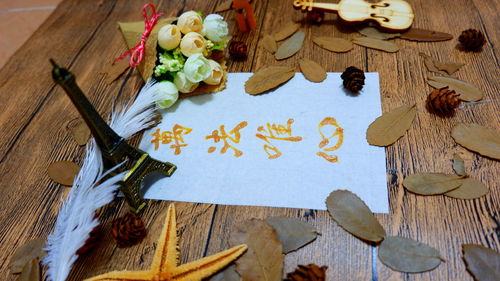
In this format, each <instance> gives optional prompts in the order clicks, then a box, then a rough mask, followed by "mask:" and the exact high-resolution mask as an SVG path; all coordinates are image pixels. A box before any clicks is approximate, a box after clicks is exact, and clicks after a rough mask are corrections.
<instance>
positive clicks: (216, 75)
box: [203, 60, 224, 85]
mask: <svg viewBox="0 0 500 281" xmlns="http://www.w3.org/2000/svg"><path fill="white" fill-rule="evenodd" d="M208 62H209V63H210V70H211V73H210V76H208V78H206V79H204V80H203V82H205V83H207V84H208V85H219V84H220V82H221V80H222V76H223V75H224V71H223V70H222V67H221V66H220V64H219V63H218V62H216V61H214V60H208Z"/></svg>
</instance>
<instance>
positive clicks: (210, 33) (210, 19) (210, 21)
mask: <svg viewBox="0 0 500 281" xmlns="http://www.w3.org/2000/svg"><path fill="white" fill-rule="evenodd" d="M228 33H229V30H228V28H227V22H225V21H224V18H223V17H222V16H220V15H217V14H211V15H208V16H207V17H206V18H205V21H203V30H202V34H203V35H205V36H206V37H207V38H208V39H210V40H212V41H213V42H216V43H218V42H222V41H224V40H227V34H228Z"/></svg>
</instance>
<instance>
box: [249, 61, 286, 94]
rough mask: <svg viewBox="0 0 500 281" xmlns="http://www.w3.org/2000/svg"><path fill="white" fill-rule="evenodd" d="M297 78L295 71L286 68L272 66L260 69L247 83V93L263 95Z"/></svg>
mask: <svg viewBox="0 0 500 281" xmlns="http://www.w3.org/2000/svg"><path fill="white" fill-rule="evenodd" d="M293 76H295V70H294V69H293V68H290V67H286V66H270V67H266V68H263V69H260V70H259V71H257V72H256V73H254V74H253V75H252V76H251V77H250V78H249V79H248V80H247V81H246V82H245V92H247V93H248V94H251V95H257V94H262V93H264V92H266V91H269V90H271V89H274V88H276V87H278V86H279V85H281V84H283V83H285V82H287V81H288V80H290V79H292V78H293Z"/></svg>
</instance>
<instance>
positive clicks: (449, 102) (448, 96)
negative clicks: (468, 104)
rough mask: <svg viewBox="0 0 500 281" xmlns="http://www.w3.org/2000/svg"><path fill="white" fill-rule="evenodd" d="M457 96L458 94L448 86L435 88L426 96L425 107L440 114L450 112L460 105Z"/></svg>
mask: <svg viewBox="0 0 500 281" xmlns="http://www.w3.org/2000/svg"><path fill="white" fill-rule="evenodd" d="M458 96H459V94H457V93H455V91H453V90H449V89H448V87H444V88H441V89H435V90H434V91H432V92H431V93H430V94H429V96H428V97H427V108H428V109H429V110H430V111H431V112H435V113H437V114H440V115H447V114H450V113H452V112H453V110H455V108H457V107H458V106H459V105H460V100H459V99H458Z"/></svg>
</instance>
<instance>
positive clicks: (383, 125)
mask: <svg viewBox="0 0 500 281" xmlns="http://www.w3.org/2000/svg"><path fill="white" fill-rule="evenodd" d="M416 114H417V107H416V104H414V105H403V106H401V107H398V108H396V109H393V110H391V111H389V112H386V113H384V114H382V116H380V117H378V118H377V119H375V121H373V122H372V123H371V124H370V126H369V127H368V129H367V130H366V140H367V141H368V143H369V144H371V145H377V146H387V145H390V144H393V143H394V142H396V141H397V140H398V139H399V138H400V137H402V136H403V135H404V134H405V132H406V131H407V130H408V129H409V128H410V126H411V123H412V122H413V119H415V116H416Z"/></svg>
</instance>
